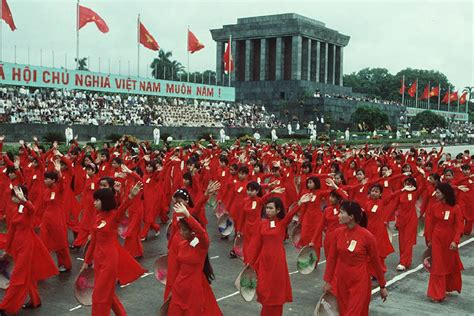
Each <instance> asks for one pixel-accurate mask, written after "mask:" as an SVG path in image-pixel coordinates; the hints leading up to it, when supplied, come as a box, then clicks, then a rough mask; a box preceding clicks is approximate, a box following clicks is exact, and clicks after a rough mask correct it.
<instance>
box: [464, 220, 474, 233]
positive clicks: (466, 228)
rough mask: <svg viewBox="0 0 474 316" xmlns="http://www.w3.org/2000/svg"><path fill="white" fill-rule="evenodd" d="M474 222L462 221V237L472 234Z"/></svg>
mask: <svg viewBox="0 0 474 316" xmlns="http://www.w3.org/2000/svg"><path fill="white" fill-rule="evenodd" d="M473 223H474V221H468V220H467V219H464V235H470V234H471V232H472V224H473Z"/></svg>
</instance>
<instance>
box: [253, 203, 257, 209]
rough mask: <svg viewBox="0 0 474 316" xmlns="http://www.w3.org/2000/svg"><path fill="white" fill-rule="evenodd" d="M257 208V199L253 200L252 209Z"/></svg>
mask: <svg viewBox="0 0 474 316" xmlns="http://www.w3.org/2000/svg"><path fill="white" fill-rule="evenodd" d="M256 208H257V201H252V210H254V209H256Z"/></svg>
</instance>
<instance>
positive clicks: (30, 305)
mask: <svg viewBox="0 0 474 316" xmlns="http://www.w3.org/2000/svg"><path fill="white" fill-rule="evenodd" d="M39 307H41V303H39V304H38V305H36V306H35V305H33V303H31V302H28V303H26V304H23V306H22V308H23V309H35V308H39Z"/></svg>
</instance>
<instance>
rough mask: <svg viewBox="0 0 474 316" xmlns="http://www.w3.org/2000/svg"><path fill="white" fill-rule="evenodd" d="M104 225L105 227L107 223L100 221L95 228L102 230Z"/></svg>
mask: <svg viewBox="0 0 474 316" xmlns="http://www.w3.org/2000/svg"><path fill="white" fill-rule="evenodd" d="M105 225H107V222H106V221H104V220H102V221H100V223H99V225H97V228H103V227H104V226H105Z"/></svg>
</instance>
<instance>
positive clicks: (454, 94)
mask: <svg viewBox="0 0 474 316" xmlns="http://www.w3.org/2000/svg"><path fill="white" fill-rule="evenodd" d="M449 100H450V101H451V102H455V101H457V100H458V92H457V91H456V92H453V93H451V95H450V96H449Z"/></svg>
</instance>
